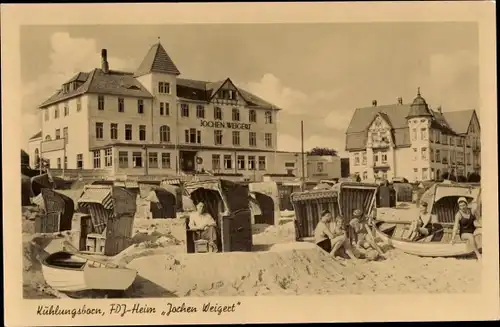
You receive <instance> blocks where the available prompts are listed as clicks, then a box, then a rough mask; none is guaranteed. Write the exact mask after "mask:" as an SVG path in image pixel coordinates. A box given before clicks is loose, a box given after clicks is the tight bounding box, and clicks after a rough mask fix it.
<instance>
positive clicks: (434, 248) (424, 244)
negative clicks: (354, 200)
mask: <svg viewBox="0 0 500 327" xmlns="http://www.w3.org/2000/svg"><path fill="white" fill-rule="evenodd" d="M410 225H411V222H384V221H379V222H377V223H376V224H375V227H374V230H375V237H378V238H380V239H381V240H382V241H383V242H385V243H387V244H389V245H391V246H392V247H394V248H396V249H399V250H401V251H403V252H405V253H408V254H412V255H417V256H421V257H456V256H464V255H468V254H471V253H473V250H472V247H471V246H470V245H469V244H468V243H467V242H464V241H461V240H460V241H458V240H457V241H456V242H455V243H453V244H451V242H450V239H449V237H447V236H448V235H449V234H451V233H450V232H451V230H450V228H449V227H448V228H446V227H445V228H439V227H435V228H434V230H436V232H434V233H431V234H430V235H429V236H427V237H424V238H422V239H420V240H417V241H410V240H405V239H404V236H405V234H406V235H408V234H409V232H410Z"/></svg>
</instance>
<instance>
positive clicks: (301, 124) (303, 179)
mask: <svg viewBox="0 0 500 327" xmlns="http://www.w3.org/2000/svg"><path fill="white" fill-rule="evenodd" d="M300 145H301V154H302V174H301V175H302V176H301V177H302V178H301V179H302V183H301V188H302V191H304V186H305V185H304V184H305V162H304V121H303V120H301V121H300Z"/></svg>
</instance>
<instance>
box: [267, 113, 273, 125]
mask: <svg viewBox="0 0 500 327" xmlns="http://www.w3.org/2000/svg"><path fill="white" fill-rule="evenodd" d="M272 123H273V114H272V113H271V112H270V111H266V124H272Z"/></svg>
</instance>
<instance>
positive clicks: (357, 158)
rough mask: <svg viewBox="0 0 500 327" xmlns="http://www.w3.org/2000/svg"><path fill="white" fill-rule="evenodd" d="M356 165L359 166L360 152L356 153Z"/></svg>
mask: <svg viewBox="0 0 500 327" xmlns="http://www.w3.org/2000/svg"><path fill="white" fill-rule="evenodd" d="M354 166H359V153H355V154H354Z"/></svg>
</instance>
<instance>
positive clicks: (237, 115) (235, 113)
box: [233, 108, 240, 121]
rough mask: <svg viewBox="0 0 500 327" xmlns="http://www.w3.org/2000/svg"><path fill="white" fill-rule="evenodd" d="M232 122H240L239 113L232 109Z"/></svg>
mask: <svg viewBox="0 0 500 327" xmlns="http://www.w3.org/2000/svg"><path fill="white" fill-rule="evenodd" d="M233 121H240V111H239V110H238V109H237V108H233Z"/></svg>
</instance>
